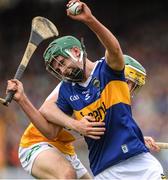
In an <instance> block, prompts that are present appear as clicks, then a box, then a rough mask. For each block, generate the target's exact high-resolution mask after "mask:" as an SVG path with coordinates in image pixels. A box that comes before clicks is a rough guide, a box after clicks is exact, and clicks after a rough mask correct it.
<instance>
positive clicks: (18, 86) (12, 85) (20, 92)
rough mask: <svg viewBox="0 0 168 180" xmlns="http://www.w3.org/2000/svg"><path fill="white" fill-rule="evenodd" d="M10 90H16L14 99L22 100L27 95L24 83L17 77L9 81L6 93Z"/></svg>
mask: <svg viewBox="0 0 168 180" xmlns="http://www.w3.org/2000/svg"><path fill="white" fill-rule="evenodd" d="M8 91H14V92H15V95H14V100H15V101H17V102H19V101H21V100H22V99H23V98H24V96H25V94H24V89H23V85H22V83H21V82H20V81H19V80H17V79H11V80H8V81H7V89H6V93H7V92H8Z"/></svg>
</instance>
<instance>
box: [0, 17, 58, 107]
mask: <svg viewBox="0 0 168 180" xmlns="http://www.w3.org/2000/svg"><path fill="white" fill-rule="evenodd" d="M54 36H58V30H57V28H56V27H55V25H54V24H53V23H52V22H51V21H49V20H48V19H46V18H44V17H40V16H37V17H35V18H33V20H32V27H31V34H30V38H29V41H28V44H27V47H26V50H25V52H24V55H23V58H22V60H21V62H20V64H19V66H18V68H17V71H16V73H15V76H14V79H18V80H20V79H21V77H22V75H23V73H24V71H25V69H26V67H27V65H28V63H29V61H30V59H31V56H32V55H33V53H34V52H35V50H36V48H37V47H38V45H39V44H40V43H41V42H42V41H43V40H45V39H48V38H51V37H54ZM14 94H15V92H14V91H9V92H8V93H7V95H6V98H5V99H3V98H0V102H1V103H2V104H3V105H6V106H8V104H9V103H10V102H11V101H12V99H13V96H14Z"/></svg>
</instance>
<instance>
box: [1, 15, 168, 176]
mask: <svg viewBox="0 0 168 180" xmlns="http://www.w3.org/2000/svg"><path fill="white" fill-rule="evenodd" d="M0 16H2V14H0ZM104 16H105V15H104ZM166 17H168V15H167V16H163V17H162V18H158V19H152V18H151V19H150V21H149V19H145V18H143V21H138V22H137V23H135V24H134V25H132V26H130V23H123V24H117V23H116V25H115V27H113V25H112V24H113V23H112V22H111V23H109V22H108V21H109V20H106V21H105V22H104V24H105V23H107V24H108V25H109V27H111V28H113V29H114V30H113V32H116V36H117V38H118V39H119V41H120V44H121V46H122V49H123V51H124V54H128V55H130V56H132V57H134V58H135V59H137V60H139V61H140V62H141V64H143V66H144V67H145V68H146V71H147V79H146V85H145V86H144V87H143V88H142V90H141V93H139V94H137V96H136V97H134V98H133V115H134V117H135V119H136V120H137V122H138V124H139V125H140V127H141V129H142V131H143V133H144V135H147V136H152V137H153V138H154V139H155V140H156V141H163V142H168V131H167V129H168V85H167V80H168V60H167V59H168V51H167V45H168V24H167V20H166ZM52 18H53V17H52ZM62 18H63V17H62ZM104 18H105V17H104ZM22 19H23V17H22ZM22 19H21V18H19V19H18V20H20V23H21V21H22ZM60 19H61V17H60ZM1 23H2V25H0V96H1V97H4V96H5V88H6V81H7V80H8V79H10V78H12V77H13V76H14V73H15V70H16V68H17V66H18V64H19V62H20V59H21V58H22V55H23V52H24V49H25V46H26V43H27V42H26V41H27V40H28V36H29V30H30V28H29V24H26V27H24V26H23V25H24V24H25V23H23V24H20V25H19V22H17V23H16V26H14V22H6V23H5V21H3V22H2V21H1V22H0V24H1ZM66 23H67V24H66ZM69 23H70V22H69V21H68V22H63V24H64V28H63V27H61V28H60V29H61V34H63V33H65V34H68V33H70V34H71V32H73V33H74V35H77V36H78V37H80V36H84V38H85V36H86V37H87V38H86V39H85V43H86V44H87V42H88V41H90V39H93V41H92V43H91V44H92V46H91V47H89V48H88V49H87V51H89V49H90V48H91V49H93V48H94V49H96V51H95V54H93V51H92V54H91V53H89V54H91V55H92V56H93V59H96V58H97V57H99V56H100V55H101V54H103V53H102V52H103V48H102V47H101V46H100V45H99V44H98V43H97V42H96V40H95V39H94V37H92V36H93V35H92V34H91V33H89V32H88V31H87V29H85V28H83V27H81V26H80V25H79V24H72V26H70V27H69V28H68V30H67V27H66V25H70V24H69ZM26 28H27V29H26ZM28 28H29V29H28ZM78 28H80V32H79V31H78ZM82 28H83V30H82V31H81V29H82ZM47 43H48V41H46V42H44V43H42V45H41V46H40V47H39V48H38V49H37V52H36V53H35V54H34V55H33V57H32V60H31V62H30V64H29V66H28V68H27V69H26V71H25V74H24V77H23V78H22V82H23V84H24V87H25V90H26V93H27V95H28V96H29V98H30V99H31V101H32V102H33V103H34V105H35V106H36V107H40V105H41V103H42V102H43V101H44V99H45V98H46V96H47V95H48V94H49V93H50V92H51V91H52V89H53V88H54V84H55V83H53V82H54V81H55V79H54V78H53V77H52V76H50V75H49V74H48V73H46V71H45V66H44V61H43V58H42V55H43V50H44V48H45V47H46V44H47ZM39 66H40V68H39ZM28 123H29V122H28V119H27V118H26V116H25V115H24V113H23V112H22V111H21V110H20V109H19V107H18V106H17V105H16V104H15V103H14V102H12V103H11V104H10V105H9V107H8V108H7V107H4V106H2V105H1V107H0V169H1V168H4V167H6V166H14V167H18V166H20V163H19V160H18V158H17V148H18V145H19V141H20V138H21V134H22V133H23V131H24V129H25V127H26V126H27V124H28ZM77 142H79V143H76V144H75V145H76V148H79V149H80V150H81V151H83V149H82V148H83V147H84V146H85V145H84V144H83V143H84V142H83V141H80V140H79V141H77ZM167 153H168V150H161V152H160V153H158V154H154V155H155V156H156V157H157V158H158V159H159V160H160V162H161V164H162V165H163V167H165V171H166V173H167V174H168V171H167V169H166V167H167V165H168V156H167ZM86 154H87V153H86Z"/></svg>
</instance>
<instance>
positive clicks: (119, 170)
mask: <svg viewBox="0 0 168 180" xmlns="http://www.w3.org/2000/svg"><path fill="white" fill-rule="evenodd" d="M78 2H79V3H80V6H81V8H82V11H81V13H80V14H78V15H72V14H70V12H69V11H67V15H68V16H69V17H71V18H72V19H74V20H78V21H81V22H83V23H84V24H85V25H87V26H88V27H89V28H90V29H91V30H92V31H93V32H94V33H95V35H96V36H97V37H98V39H99V40H100V42H101V43H102V45H103V46H104V48H105V56H104V57H103V58H101V59H99V60H97V61H94V60H89V59H88V58H87V57H86V53H85V48H84V46H83V43H81V42H80V41H79V40H78V39H76V38H75V37H73V36H63V37H61V38H58V39H56V40H54V41H53V42H52V43H50V45H49V46H48V48H47V49H46V51H45V53H44V59H45V63H46V68H47V70H48V71H49V72H51V73H52V74H53V75H54V76H56V77H57V78H58V79H61V80H62V82H61V83H60V84H59V85H58V86H57V88H56V90H54V91H53V93H52V94H51V96H50V97H49V98H48V99H49V100H48V101H47V102H46V103H44V105H43V106H42V108H41V113H42V114H43V115H44V116H45V117H47V119H48V120H50V121H51V122H53V123H56V124H59V125H61V126H63V127H71V126H72V125H71V124H73V121H75V120H81V119H83V118H86V119H88V120H90V119H95V121H97V122H105V127H106V131H105V133H104V135H102V136H101V138H100V139H97V140H95V139H91V138H89V137H85V140H86V142H87V144H88V149H89V161H90V167H91V170H92V172H93V175H94V176H95V179H110V180H111V179H113V180H116V179H126V180H135V179H136V178H137V179H143V180H159V179H161V175H162V174H163V169H162V167H161V165H160V163H159V162H158V161H157V160H156V159H155V158H154V157H153V156H152V155H151V154H150V152H149V149H148V148H147V147H146V146H145V142H144V138H143V135H142V132H141V130H140V128H139V127H138V125H137V124H136V122H135V120H134V119H133V118H132V113H131V98H130V93H129V88H128V85H127V82H126V79H125V75H124V66H125V65H124V56H123V53H122V50H121V48H120V45H119V42H118V40H117V39H116V38H115V36H114V35H113V34H112V33H111V32H110V31H109V30H108V29H107V28H106V27H105V26H104V25H103V24H101V23H100V22H99V21H98V20H97V19H96V18H95V17H94V16H93V15H92V13H91V11H90V9H89V8H88V6H87V5H86V4H85V3H82V2H80V1H78ZM53 94H54V95H57V96H58V99H57V100H56V97H55V96H53ZM72 114H73V115H74V116H73V117H71V115H72ZM95 128H96V127H95ZM72 129H73V127H72Z"/></svg>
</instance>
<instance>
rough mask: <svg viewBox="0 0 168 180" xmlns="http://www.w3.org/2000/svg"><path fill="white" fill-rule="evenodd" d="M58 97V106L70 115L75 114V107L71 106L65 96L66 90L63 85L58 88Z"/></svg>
mask: <svg viewBox="0 0 168 180" xmlns="http://www.w3.org/2000/svg"><path fill="white" fill-rule="evenodd" d="M58 91H59V92H58V99H57V101H56V104H57V106H58V107H59V108H60V109H61V110H62V111H63V112H64V113H66V114H68V115H72V114H73V109H72V107H71V106H70V104H69V102H68V100H67V98H66V97H65V94H64V92H65V91H66V90H64V87H63V86H60V87H59V89H58Z"/></svg>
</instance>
